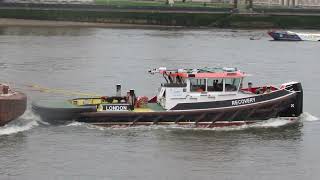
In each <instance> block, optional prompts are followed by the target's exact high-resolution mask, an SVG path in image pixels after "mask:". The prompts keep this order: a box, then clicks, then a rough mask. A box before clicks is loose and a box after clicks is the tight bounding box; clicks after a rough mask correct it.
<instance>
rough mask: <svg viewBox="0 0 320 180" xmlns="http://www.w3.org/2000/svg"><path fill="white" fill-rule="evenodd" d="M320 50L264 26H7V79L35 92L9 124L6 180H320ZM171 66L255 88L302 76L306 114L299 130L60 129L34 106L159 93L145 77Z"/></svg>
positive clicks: (283, 126)
mask: <svg viewBox="0 0 320 180" xmlns="http://www.w3.org/2000/svg"><path fill="white" fill-rule="evenodd" d="M251 36H254V37H255V39H257V40H249V38H250V37H251ZM319 50H320V43H317V42H275V41H270V38H269V37H267V35H265V31H260V30H259V31H254V30H230V29H219V30H217V29H206V30H192V29H189V30H182V29H168V30H152V29H103V28H61V27H57V28H52V27H50V28H48V27H1V28H0V81H2V82H7V83H10V85H11V86H13V87H14V88H15V89H18V90H21V91H24V92H25V93H27V94H28V100H29V102H28V103H29V107H28V110H27V111H26V113H25V114H24V115H23V116H22V117H20V118H19V119H17V120H15V121H13V122H11V123H10V124H8V125H7V126H5V127H1V128H0V179H112V180H117V179H119V180H123V179H137V180H140V179H161V180H162V179H190V180H194V179H243V180H247V179H261V180H262V179H266V180H269V179H281V180H283V179H290V180H293V179H297V180H298V179H299V180H300V179H318V177H320V156H319V151H320V144H319V139H320V121H318V118H317V117H320V112H319V106H318V105H319V104H318V102H320V96H319V91H320V84H319V82H320V75H319V73H318V72H319V67H320V66H319V64H320V63H319V62H318V61H319V56H320V51H319ZM163 66H165V67H168V68H178V67H190V68H192V67H206V66H208V67H212V66H218V67H225V66H232V67H234V66H235V67H239V68H240V69H241V70H242V71H245V72H248V73H250V74H252V76H251V77H249V80H250V81H252V82H253V83H254V84H266V83H270V84H276V85H279V84H281V83H283V82H287V81H300V82H302V84H303V88H304V95H305V96H304V111H305V113H304V114H303V115H302V117H301V119H300V122H298V123H294V124H291V123H288V122H287V121H285V120H281V119H271V120H269V121H267V122H264V123H262V124H258V125H254V126H242V127H234V128H218V129H211V130H205V129H186V128H179V127H161V126H160V127H136V128H119V129H117V128H114V129H110V128H100V127H95V126H90V125H87V124H81V123H76V122H74V123H71V124H68V125H50V124H47V123H45V122H42V121H41V119H39V118H38V117H37V116H35V115H34V114H33V113H32V112H31V111H30V103H31V101H34V100H40V99H65V98H72V97H76V96H77V94H78V92H82V93H87V94H99V95H100V94H101V95H105V94H113V93H114V91H115V84H117V83H121V84H122V86H123V89H130V88H135V90H136V92H137V94H140V95H141V94H143V95H148V96H152V95H154V94H155V92H156V91H157V88H158V86H159V81H160V80H161V77H158V76H152V75H149V74H148V73H147V70H148V69H151V68H154V67H163ZM40 87H46V88H49V89H47V90H46V91H39V90H40Z"/></svg>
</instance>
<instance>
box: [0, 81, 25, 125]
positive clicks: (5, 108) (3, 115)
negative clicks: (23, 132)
mask: <svg viewBox="0 0 320 180" xmlns="http://www.w3.org/2000/svg"><path fill="white" fill-rule="evenodd" d="M26 107H27V96H26V95H25V94H24V93H21V92H18V91H14V90H12V89H10V88H9V86H8V85H6V84H0V126H4V125H5V124H7V123H9V122H10V121H12V120H14V119H16V118H18V117H19V116H21V115H22V114H23V113H24V112H25V110H26Z"/></svg>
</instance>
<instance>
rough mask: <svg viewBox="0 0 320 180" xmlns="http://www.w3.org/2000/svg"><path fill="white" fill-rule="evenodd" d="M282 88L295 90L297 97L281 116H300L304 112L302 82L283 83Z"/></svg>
mask: <svg viewBox="0 0 320 180" xmlns="http://www.w3.org/2000/svg"><path fill="white" fill-rule="evenodd" d="M280 89H286V90H287V91H291V92H295V93H296V98H295V99H294V101H293V102H292V103H290V104H289V107H288V108H287V109H285V110H284V111H282V112H280V117H298V116H300V115H301V114H302V113H303V89H302V85H301V83H300V82H290V83H285V84H282V85H281V87H280Z"/></svg>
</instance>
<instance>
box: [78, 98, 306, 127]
mask: <svg viewBox="0 0 320 180" xmlns="http://www.w3.org/2000/svg"><path fill="white" fill-rule="evenodd" d="M296 97H297V96H296V94H295V93H292V94H289V95H287V96H285V97H282V98H279V99H276V100H272V101H268V102H262V103H256V104H248V105H243V106H236V107H224V108H213V109H207V110H190V111H181V110H176V111H164V112H141V113H138V112H123V113H119V112H95V113H81V115H80V116H79V117H78V119H77V121H79V122H85V123H93V124H99V125H114V124H119V125H125V124H127V125H139V124H141V125H142V124H146V125H148V124H172V123H176V124H188V123H190V122H192V123H193V124H194V125H197V124H208V122H210V123H211V124H212V125H214V123H218V122H221V121H223V122H238V121H247V122H255V121H263V120H267V119H270V118H276V117H280V115H281V114H282V113H284V114H286V111H288V107H290V106H291V104H293V103H295V101H296ZM297 115H298V114H297ZM299 115H300V114H299ZM286 117H287V116H286ZM290 117H296V116H290Z"/></svg>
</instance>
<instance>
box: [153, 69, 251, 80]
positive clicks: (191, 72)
mask: <svg viewBox="0 0 320 180" xmlns="http://www.w3.org/2000/svg"><path fill="white" fill-rule="evenodd" d="M149 73H151V74H154V73H160V74H164V75H167V76H172V77H177V76H179V77H183V78H242V77H245V76H247V74H245V73H244V72H241V71H240V70H238V69H237V68H207V67H206V68H201V69H168V70H167V68H164V67H161V68H158V69H153V70H150V71H149Z"/></svg>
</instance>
